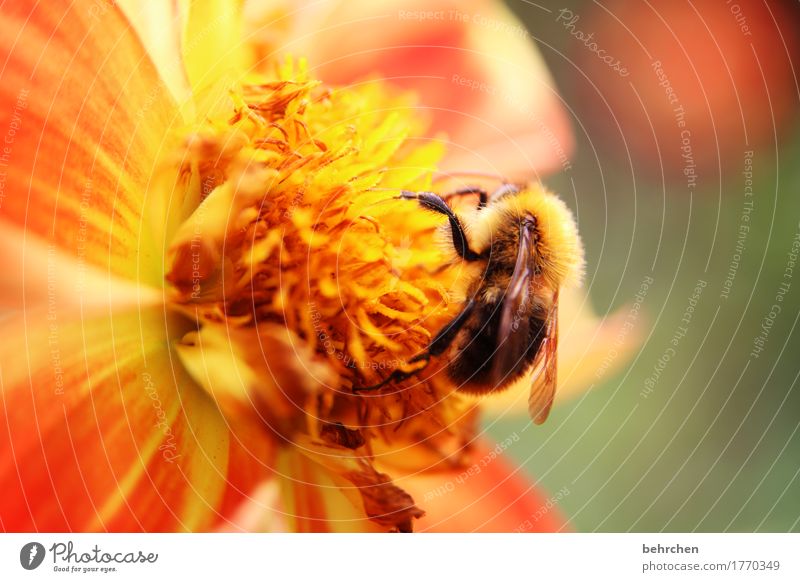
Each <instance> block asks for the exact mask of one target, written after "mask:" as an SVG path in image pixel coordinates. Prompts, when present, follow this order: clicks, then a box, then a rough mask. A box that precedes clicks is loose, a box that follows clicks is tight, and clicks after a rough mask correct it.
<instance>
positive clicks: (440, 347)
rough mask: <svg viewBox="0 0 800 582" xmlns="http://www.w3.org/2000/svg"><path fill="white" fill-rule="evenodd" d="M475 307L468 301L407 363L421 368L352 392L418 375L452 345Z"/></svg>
mask: <svg viewBox="0 0 800 582" xmlns="http://www.w3.org/2000/svg"><path fill="white" fill-rule="evenodd" d="M474 307H475V300H474V299H470V300H469V301H468V302H467V304H466V305H465V306H464V308H463V309H462V310H461V312H460V313H459V314H458V315H456V316H455V317H454V318H453V319H452V320H451V321H450V323H448V324H447V325H446V326H444V327H443V328H442V329H441V330H439V332H438V333H437V334H436V335H435V336H434V337H433V339H432V340H431V343H430V344H428V348H427V349H426V350H425V351H424V352H422V353H421V354H418V355H416V356H414V357H413V358H411V359H410V360H409V361H408V363H409V364H415V363H417V362H425V365H424V366H422V367H421V368H418V369H416V370H414V371H413V372H403V371H402V370H394V371H393V372H392V373H391V374H389V376H387V377H386V379H385V380H383V381H382V382H380V383H379V384H375V385H373V386H353V392H356V393H358V392H367V391H371V390H378V389H379V388H383V387H384V386H386V385H387V384H390V383H392V382H402V381H403V380H407V379H409V378H410V377H411V376H414V375H415V374H418V373H419V372H421V371H422V370H424V369H425V368H427V367H428V364H429V363H430V361H431V357H433V356H439V355H441V354H442V353H444V351H445V350H446V349H447V348H449V347H450V344H452V343H453V340H454V339H455V338H456V335H458V332H459V331H461V328H462V327H464V324H465V323H466V322H467V321H468V320H469V316H470V315H471V314H472V309H473V308H474Z"/></svg>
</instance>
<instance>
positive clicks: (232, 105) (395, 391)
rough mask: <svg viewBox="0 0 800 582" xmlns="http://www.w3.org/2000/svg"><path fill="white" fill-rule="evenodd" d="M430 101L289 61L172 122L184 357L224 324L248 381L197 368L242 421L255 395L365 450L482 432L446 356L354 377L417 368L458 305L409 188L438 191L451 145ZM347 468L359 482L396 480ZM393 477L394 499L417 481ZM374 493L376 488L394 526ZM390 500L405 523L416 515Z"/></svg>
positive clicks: (168, 163)
mask: <svg viewBox="0 0 800 582" xmlns="http://www.w3.org/2000/svg"><path fill="white" fill-rule="evenodd" d="M424 117H425V116H424V115H421V113H420V111H419V110H418V109H417V108H416V106H415V100H414V96H413V95H409V94H401V93H398V92H395V91H393V90H392V89H391V88H390V87H387V86H386V85H384V84H383V83H381V82H379V81H371V82H365V83H363V84H360V85H357V86H354V87H348V88H331V87H326V86H324V85H323V84H321V83H319V82H318V81H315V80H313V79H310V78H309V76H308V73H307V70H306V67H305V64H304V62H303V61H291V60H289V61H287V62H285V63H283V64H282V65H281V66H279V67H276V68H275V70H274V73H273V74H272V75H270V76H267V77H266V78H263V79H258V80H257V82H254V83H252V84H248V85H244V86H242V87H240V88H239V89H237V90H236V91H234V92H232V93H231V94H230V97H229V104H228V106H227V107H217V108H215V109H214V110H213V113H212V114H210V115H209V116H208V118H207V119H206V121H205V122H204V123H203V124H201V125H199V126H196V127H191V128H186V129H185V131H184V132H183V133H182V134H181V135H179V136H178V137H177V138H176V140H175V143H176V144H177V145H176V146H175V149H174V152H172V153H171V155H170V156H168V157H167V159H166V160H165V162H164V164H165V173H166V174H167V175H172V176H178V178H177V181H173V182H168V181H165V183H166V184H167V186H166V187H169V189H170V195H171V197H172V198H173V199H174V201H175V202H174V205H175V206H177V207H179V208H182V209H184V210H183V216H182V218H181V219H180V220H179V221H176V222H175V224H174V226H172V227H171V228H172V232H170V233H169V234H168V237H169V239H170V240H171V243H170V245H169V248H168V253H167V257H166V264H167V268H166V277H165V278H166V281H167V282H168V286H169V292H170V294H171V295H170V296H171V298H172V299H171V303H172V306H173V308H174V309H175V310H177V311H178V312H180V313H183V314H184V315H186V316H187V317H188V318H189V319H190V320H191V321H192V322H193V325H192V329H191V330H190V331H188V332H187V334H186V336H185V337H184V339H183V341H182V342H181V344H180V345H179V346H178V348H179V350H178V351H179V354H181V357H182V359H183V360H184V362H186V361H187V360H188V359H191V358H192V357H194V356H193V355H192V350H193V349H195V348H198V346H199V347H202V346H203V345H205V346H206V350H208V349H210V348H209V347H208V346H211V345H212V344H214V342H213V341H212V340H211V339H210V338H211V337H212V336H213V337H215V338H221V337H223V338H226V342H227V344H228V346H227V351H228V352H230V354H231V357H232V358H233V360H234V361H236V362H238V364H237V365H238V366H239V368H237V369H235V370H234V369H232V370H231V372H230V376H231V378H234V377H237V376H238V377H239V378H240V379H241V378H243V377H245V378H246V379H245V380H243V381H242V382H244V388H243V389H240V388H228V387H220V386H210V385H209V382H208V381H205V382H203V381H201V383H202V384H203V385H204V386H205V387H206V389H207V390H208V391H209V393H210V394H211V395H212V397H213V398H215V399H216V400H217V401H218V402H219V404H220V406H221V407H222V408H223V411H224V412H226V413H227V414H228V415H229V417H231V418H232V421H235V420H236V416H237V415H240V414H245V413H243V412H242V411H243V410H246V409H247V408H248V406H249V405H252V406H254V407H255V408H258V411H257V412H258V416H259V418H260V421H261V422H262V423H264V424H265V425H268V429H269V430H268V431H267V432H268V433H269V434H272V435H278V436H279V437H280V439H281V442H288V443H297V442H301V441H302V442H304V443H307V442H309V439H311V440H312V441H316V442H320V443H324V446H325V447H327V448H330V447H334V448H340V449H348V450H350V449H355V450H356V451H357V452H358V453H359V466H361V464H363V463H364V462H367V463H368V462H369V460H370V459H371V457H372V456H373V455H375V454H377V453H378V452H380V453H381V454H383V455H389V456H390V457H391V455H390V453H391V452H392V451H393V450H398V449H399V450H403V449H404V448H409V447H417V446H422V447H423V448H425V450H426V451H427V452H428V453H430V452H434V454H435V455H436V457H437V458H441V459H445V458H449V457H452V455H453V451H455V450H459V448H460V447H461V445H462V444H463V443H464V442H467V441H468V440H469V439H470V438H471V437H472V435H473V431H474V428H475V418H474V417H475V415H474V414H472V413H471V408H470V405H469V404H468V403H467V402H465V401H463V400H462V397H461V396H460V395H458V394H456V393H455V392H454V389H453V387H452V386H450V385H448V384H440V383H439V382H440V380H438V377H439V376H442V375H441V374H435V370H426V371H425V372H424V373H420V374H418V375H416V376H412V377H411V378H409V379H408V380H406V381H404V382H401V383H397V384H394V383H390V384H387V385H386V386H385V387H383V388H381V389H380V390H376V391H369V392H358V390H357V389H358V388H359V387H364V386H371V385H375V384H378V383H380V382H382V381H383V380H384V379H386V378H387V377H388V376H389V375H390V374H391V373H392V372H393V371H395V370H398V369H399V370H403V371H408V370H413V369H414V366H416V367H419V365H418V364H416V365H411V366H409V364H408V362H409V360H411V359H412V358H413V357H414V356H415V355H416V354H419V353H420V352H422V351H424V349H425V348H426V346H427V345H428V343H429V342H430V339H431V338H432V337H433V335H434V334H435V333H436V331H438V330H439V329H440V328H441V327H442V326H443V325H444V324H445V323H446V322H447V321H448V320H450V319H451V318H452V317H453V315H454V314H455V313H457V312H458V308H459V304H458V302H457V301H455V300H454V298H453V297H451V295H450V289H452V288H453V283H454V278H455V277H457V273H456V272H455V271H457V269H442V268H441V267H442V264H443V261H444V259H443V255H442V252H441V251H440V245H438V244H437V242H436V241H437V227H438V226H439V224H440V223H441V219H440V218H439V217H437V216H432V215H430V214H429V213H424V212H419V211H418V208H417V207H416V205H414V204H411V203H409V202H408V201H407V200H399V199H397V196H398V194H399V192H400V191H401V190H412V191H421V190H429V189H430V188H431V176H432V174H433V173H434V172H435V171H436V169H437V164H438V162H439V160H440V158H441V157H442V156H443V153H444V152H443V147H442V145H441V144H442V140H441V139H435V138H432V137H431V136H429V135H428V134H427V133H426V131H427V124H426V123H425V121H424ZM168 228H170V227H168ZM265 330H272V331H265ZM274 330H280V332H279V335H283V337H282V338H281V339H280V341H278V340H275V341H273V339H275V336H276V332H275V331H274ZM204 341H205V344H203V342H204ZM265 342H266V344H268V348H267V349H265V348H264V346H265ZM222 351H225V350H224V349H223V350H222ZM202 357H205V358H206V359H207V353H206V356H202ZM287 362H294V364H293V366H294V367H292V365H290V364H287ZM281 366H283V367H286V366H288V367H289V368H291V369H292V370H293V372H292V371H291V370H290V372H289V373H283V372H282V371H281V370H282V369H283V368H281ZM242 367H244V368H246V370H245V371H246V374H244V373H242V371H241V368H242ZM187 368H188V369H190V371H192V370H197V369H199V364H196V365H195V364H191V363H190V364H189V365H187ZM276 370H277V371H276ZM196 375H200V374H196ZM218 376H220V377H224V375H223V374H220V375H218ZM270 376H271V377H270ZM222 381H223V382H224V381H225V380H222ZM232 394H233V396H231V395H232ZM231 398H232V399H233V400H234V401H236V403H235V405H234V406H231V405H230V403H229V402H227V400H229V399H231ZM259 402H261V403H269V404H268V405H262V406H260V407H259V406H258V403H259ZM253 403H255V404H253ZM332 427H333V428H332ZM326 450H327V449H326ZM343 454H344V453H343ZM350 454H352V452H348V453H347V455H350ZM401 462H402V461H401ZM406 464H409V463H406ZM348 471H349V472H346V473H347V474H348V475H351V477H352V478H348V479H349V481H350V482H351V483H352V484H354V486H355V487H361V486H362V485H361V483H362V482H369V483H372V484H373V485H372V486H373V488H374V486H375V483H377V482H380V483H383V482H384V481H385V480H387V479H388V478H384V477H381V478H380V479H378V478H377V477H375V475H377V474H378V473H375V472H373V471H374V470H373V469H371V468H370V470H369V471H366V472H362V473H360V474H357V475H356V474H353V471H352V468H350V469H348ZM389 486H390V484H387V485H386V487H387V491H392V492H393V493H392V495H387V498H390V500H389V501H387V503H389V505H391V504H392V503H396V502H397V500H405V499H406V497H408V496H407V495H404V494H399V493H397V492H396V491H394V489H388V487H389ZM391 487H393V486H391ZM375 495H376V492H375V491H374V490H372V491H369V492H365V493H364V500H365V501H364V502H365V503H366V504H367V505H369V506H370V508H371V509H370V512H371V513H370V512H368V513H370V516H371V519H373V521H374V522H375V523H378V524H383V525H385V522H386V519H387V518H386V517H375V516H377V515H378V514H379V513H380V511H379V510H378V509H376V508H375V507H373V506H375V505H376V503H377V502H376V500H375ZM391 500H394V501H391ZM404 503H406V501H404ZM378 505H379V504H378ZM395 511H398V514H399V515H402V516H404V517H403V523H402V524H400V523H399V522H398V524H396V529H401V530H402V529H407V528H408V527H409V526H408V523H407V522H408V520H409V519H410V518H409V516H418V515H421V512H417V511H416V510H412V509H411V508H409V507H402V508H399V509H395ZM373 514H374V515H373ZM389 520H390V521H391V519H390V518H389Z"/></svg>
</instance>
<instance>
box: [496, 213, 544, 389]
mask: <svg viewBox="0 0 800 582" xmlns="http://www.w3.org/2000/svg"><path fill="white" fill-rule="evenodd" d="M519 242H520V244H519V249H518V251H517V261H516V263H515V264H514V272H513V273H512V275H511V280H510V281H509V284H508V289H506V293H505V295H504V297H503V301H502V306H501V309H502V311H501V315H500V325H499V326H498V328H497V344H496V348H495V353H494V355H493V357H492V360H493V365H492V383H493V386H499V385H501V384H502V383H503V382H506V381H507V380H508V377H509V376H510V375H512V373H513V371H514V370H515V369H517V368H518V367H519V366H520V365H523V363H524V358H525V355H526V354H527V352H528V350H529V349H530V326H531V321H530V316H529V313H530V309H529V305H528V302H529V301H530V300H531V297H530V292H531V280H532V278H533V274H534V273H533V266H532V265H531V253H532V252H533V228H532V225H528V224H526V223H523V225H522V227H521V228H520V241H519Z"/></svg>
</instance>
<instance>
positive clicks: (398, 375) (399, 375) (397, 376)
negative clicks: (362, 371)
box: [353, 351, 431, 394]
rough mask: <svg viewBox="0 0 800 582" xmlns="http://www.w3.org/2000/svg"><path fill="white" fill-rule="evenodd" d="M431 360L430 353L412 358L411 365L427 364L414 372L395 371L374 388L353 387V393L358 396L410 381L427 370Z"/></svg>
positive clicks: (373, 386) (426, 352)
mask: <svg viewBox="0 0 800 582" xmlns="http://www.w3.org/2000/svg"><path fill="white" fill-rule="evenodd" d="M430 359H431V355H430V353H428V351H425V352H422V353H421V354H419V355H416V356H414V357H413V358H411V359H410V360H409V361H408V363H409V364H414V363H416V362H423V361H424V362H425V365H424V366H422V367H420V368H417V369H416V370H414V371H413V372H404V371H402V370H394V371H393V372H392V373H391V374H389V375H388V376H387V377H386V378H385V379H384V380H383V381H381V382H379V383H378V384H373V385H372V386H353V392H354V393H356V394H357V393H359V392H370V391H372V390H379V389H380V388H383V387H384V386H386V385H387V384H392V383H396V382H402V381H403V380H408V379H409V378H411V376H413V375H414V374H417V373H419V372H421V371H422V370H424V369H425V368H427V367H428V364H429V363H430Z"/></svg>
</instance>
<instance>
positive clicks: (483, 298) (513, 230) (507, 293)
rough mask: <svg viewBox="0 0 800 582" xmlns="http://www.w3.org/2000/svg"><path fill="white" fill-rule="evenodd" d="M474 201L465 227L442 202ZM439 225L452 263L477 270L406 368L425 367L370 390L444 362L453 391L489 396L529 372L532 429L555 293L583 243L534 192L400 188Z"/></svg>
mask: <svg viewBox="0 0 800 582" xmlns="http://www.w3.org/2000/svg"><path fill="white" fill-rule="evenodd" d="M469 194H472V195H477V196H478V206H477V209H476V210H475V211H474V212H473V213H472V214H471V215H470V216H469V219H468V220H466V221H465V220H464V218H462V217H461V216H459V215H458V214H456V212H455V211H454V210H453V209H452V208H451V206H450V205H449V204H448V200H449V199H451V198H453V197H455V196H463V195H469ZM397 198H399V199H402V200H410V201H416V202H417V204H418V205H419V206H420V207H421V208H422V209H424V210H426V211H431V212H436V213H438V214H441V215H443V216H445V217H446V218H447V222H446V223H444V224H443V225H442V227H441V234H442V237H443V239H444V240H445V242H446V244H447V245H448V246H449V247H450V248H452V249H453V251H454V252H455V256H456V259H457V260H459V261H464V262H466V263H469V264H473V265H477V266H478V268H477V269H475V270H474V272H475V273H477V275H476V276H474V277H472V278H470V280H468V281H467V283H466V285H465V289H464V296H465V298H466V299H465V301H464V304H463V306H462V307H461V310H460V312H459V313H458V314H457V315H456V316H455V317H454V318H453V319H452V320H451V321H450V322H449V323H448V324H447V325H445V326H444V327H443V328H442V329H441V330H439V332H438V333H436V335H435V336H434V337H433V339H432V340H431V341H430V343H429V344H428V346H427V348H426V350H425V351H424V352H422V353H420V354H418V355H417V356H415V357H414V358H412V359H411V360H410V361H409V364H412V363H415V362H422V363H423V364H424V365H423V366H422V367H421V368H418V369H416V370H414V371H413V372H404V371H401V370H395V371H394V372H392V374H391V375H390V376H389V377H387V378H386V379H385V380H384V381H383V382H381V383H380V384H377V385H375V386H369V387H361V388H355V390H356V391H360V390H374V389H378V388H381V387H382V386H384V385H386V384H388V383H392V382H400V381H402V380H405V379H407V378H408V377H410V376H412V375H414V374H417V373H419V372H420V371H421V370H422V369H423V368H424V367H425V366H426V365H427V364H428V362H429V361H430V359H431V358H444V361H445V362H446V365H445V372H446V374H447V375H448V377H449V379H450V380H451V381H452V382H453V383H454V384H455V385H456V386H457V387H458V389H459V390H462V391H465V392H470V393H475V394H488V393H492V392H496V391H500V390H503V389H504V388H507V387H509V386H510V385H511V384H513V383H514V382H516V381H518V380H520V379H521V378H522V377H523V376H525V375H526V374H528V373H530V372H531V371H535V374H534V376H533V378H532V381H531V391H530V397H529V400H528V408H529V412H530V415H531V418H532V419H533V420H534V422H536V423H537V424H541V423H543V422H544V421H545V420H546V419H547V416H548V414H549V412H550V408H551V406H552V404H553V398H554V395H555V390H556V382H557V373H556V372H557V364H556V362H557V349H558V296H559V291H560V289H561V288H562V287H564V286H566V285H572V284H577V283H579V281H580V279H581V276H582V273H583V264H584V260H583V246H582V244H581V240H580V237H579V235H578V230H577V226H576V224H575V220H574V218H573V216H572V212H571V211H570V210H569V208H568V207H567V206H566V205H565V204H564V203H563V202H562V201H561V199H559V198H558V197H557V196H556V195H554V194H552V193H550V192H548V191H547V190H545V189H544V187H543V186H541V185H538V184H535V185H528V186H521V185H517V184H503V185H502V186H500V188H498V189H497V190H495V191H494V192H493V193H492V194H491V195H489V194H488V193H487V192H486V191H485V190H483V189H481V188H467V189H463V190H459V191H456V192H454V193H452V194H450V195H448V196H445V198H441V197H440V196H439V195H437V194H435V193H433V192H410V191H403V192H402V193H401V195H400V196H398V197H397Z"/></svg>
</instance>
